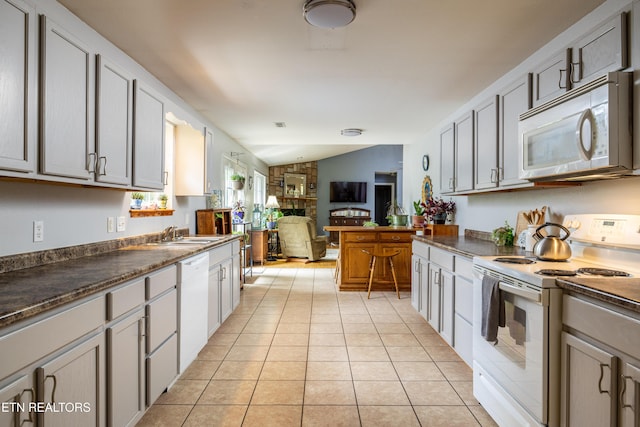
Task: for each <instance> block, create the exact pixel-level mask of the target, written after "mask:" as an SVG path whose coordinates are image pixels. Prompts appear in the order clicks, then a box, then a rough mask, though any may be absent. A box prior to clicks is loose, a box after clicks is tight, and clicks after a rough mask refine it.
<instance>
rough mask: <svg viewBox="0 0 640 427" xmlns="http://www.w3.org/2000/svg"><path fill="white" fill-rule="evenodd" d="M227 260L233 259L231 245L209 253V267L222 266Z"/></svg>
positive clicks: (214, 249)
mask: <svg viewBox="0 0 640 427" xmlns="http://www.w3.org/2000/svg"><path fill="white" fill-rule="evenodd" d="M227 258H231V245H229V244H226V245H224V246H220V247H217V248H213V249H211V250H210V251H209V265H210V266H211V265H216V264H220V263H221V262H222V261H224V260H225V259H227Z"/></svg>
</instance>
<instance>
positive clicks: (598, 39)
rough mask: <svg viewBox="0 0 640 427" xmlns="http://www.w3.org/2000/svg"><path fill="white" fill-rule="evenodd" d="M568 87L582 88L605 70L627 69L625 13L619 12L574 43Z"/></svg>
mask: <svg viewBox="0 0 640 427" xmlns="http://www.w3.org/2000/svg"><path fill="white" fill-rule="evenodd" d="M571 52H572V59H571V85H572V87H578V86H582V85H583V84H585V83H588V82H590V81H591V80H593V79H595V78H597V77H600V76H602V75H604V74H605V73H606V72H608V71H617V70H621V69H623V68H626V67H627V62H628V60H627V14H626V13H621V14H620V15H616V16H614V17H613V18H612V19H610V20H609V21H608V22H606V23H605V24H603V25H602V26H600V27H599V28H597V29H596V30H595V31H592V32H591V33H589V34H588V35H587V36H585V37H583V38H582V39H580V40H578V41H577V42H576V43H574V45H573V48H572V50H571Z"/></svg>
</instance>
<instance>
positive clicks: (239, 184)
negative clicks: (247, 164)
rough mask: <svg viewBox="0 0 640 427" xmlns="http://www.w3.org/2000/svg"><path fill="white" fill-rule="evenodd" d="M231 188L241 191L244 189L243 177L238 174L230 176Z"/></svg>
mask: <svg viewBox="0 0 640 427" xmlns="http://www.w3.org/2000/svg"><path fill="white" fill-rule="evenodd" d="M231 187H232V188H233V189H234V190H242V189H243V188H244V175H242V174H239V173H238V172H235V173H234V174H233V175H231Z"/></svg>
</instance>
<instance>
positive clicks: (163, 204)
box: [158, 193, 169, 209]
mask: <svg viewBox="0 0 640 427" xmlns="http://www.w3.org/2000/svg"><path fill="white" fill-rule="evenodd" d="M168 200H169V196H167V195H166V194H164V193H163V194H161V195H160V196H158V209H167V201H168Z"/></svg>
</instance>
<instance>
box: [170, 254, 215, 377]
mask: <svg viewBox="0 0 640 427" xmlns="http://www.w3.org/2000/svg"><path fill="white" fill-rule="evenodd" d="M208 292H209V253H208V252H206V253H203V254H200V255H195V256H192V257H191V258H187V259H185V260H182V261H180V262H178V307H179V318H178V319H179V320H178V340H179V343H180V344H179V351H178V360H179V364H180V373H183V372H184V370H185V369H187V367H188V366H189V365H190V364H191V362H193V361H194V360H195V358H196V357H197V356H198V353H199V352H200V350H202V348H203V347H204V346H205V345H206V344H207V338H208V335H207V309H208V307H207V301H208Z"/></svg>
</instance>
